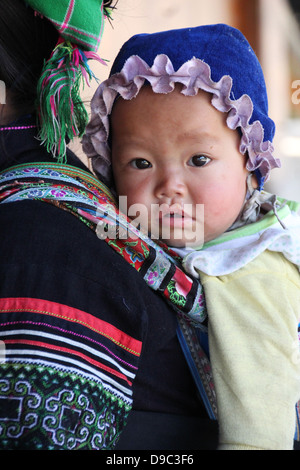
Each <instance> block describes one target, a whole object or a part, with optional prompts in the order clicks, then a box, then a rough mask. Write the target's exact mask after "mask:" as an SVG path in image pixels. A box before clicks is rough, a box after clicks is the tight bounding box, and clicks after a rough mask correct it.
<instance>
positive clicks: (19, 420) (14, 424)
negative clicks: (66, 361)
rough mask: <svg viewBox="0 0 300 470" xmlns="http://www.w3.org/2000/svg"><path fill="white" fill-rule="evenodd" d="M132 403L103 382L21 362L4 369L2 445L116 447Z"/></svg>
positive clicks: (0, 371)
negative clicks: (108, 390)
mask: <svg viewBox="0 0 300 470" xmlns="http://www.w3.org/2000/svg"><path fill="white" fill-rule="evenodd" d="M32 378H34V379H35V380H34V384H35V388H33V386H32V385H31V383H32ZM37 379H38V380H37ZM49 380H50V381H51V382H52V384H54V386H50V384H49ZM51 382H50V383H51ZM12 394H13V398H11V395H12ZM130 408H131V407H130V406H128V404H126V403H124V402H123V401H122V400H121V399H118V398H116V397H113V396H112V395H110V393H108V392H107V391H105V390H103V388H102V386H101V384H100V383H96V382H94V381H91V380H86V379H84V378H83V377H79V376H77V377H76V374H73V376H72V378H71V379H70V374H66V373H64V372H61V371H58V370H54V369H53V370H51V368H44V367H35V366H32V365H30V366H29V365H21V364H19V365H13V364H2V366H1V368H0V442H1V448H2V449H26V448H27V449H30V448H31V449H32V448H35V449H39V448H40V449H49V450H55V449H64V450H72V449H85V450H88V449H95V450H96V449H111V448H113V447H114V445H115V444H116V441H117V440H118V437H119V434H120V431H121V430H122V428H123V426H124V424H125V422H126V420H127V416H128V412H129V410H130ZM4 410H5V412H4ZM33 440H34V442H33ZM49 442H50V444H49Z"/></svg>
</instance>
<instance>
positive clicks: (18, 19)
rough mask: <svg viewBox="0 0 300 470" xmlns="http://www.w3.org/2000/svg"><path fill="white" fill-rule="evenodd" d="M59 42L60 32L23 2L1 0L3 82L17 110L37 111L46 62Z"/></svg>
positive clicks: (0, 39) (0, 24)
mask: <svg viewBox="0 0 300 470" xmlns="http://www.w3.org/2000/svg"><path fill="white" fill-rule="evenodd" d="M57 41H58V32H57V31H56V30H55V28H54V26H53V25H52V24H51V23H50V21H48V20H45V19H42V18H41V17H40V16H38V15H36V14H35V13H34V11H33V9H32V8H30V7H29V6H27V5H26V4H25V2H24V1H23V0H0V80H2V81H3V82H4V83H5V86H6V89H7V91H8V92H9V95H10V102H11V105H12V106H13V107H14V108H15V109H16V110H17V109H19V108H21V109H22V110H26V111H28V112H31V111H33V109H34V105H35V100H36V93H37V92H36V90H37V82H38V79H39V76H40V74H41V71H42V68H43V64H44V60H45V59H46V60H47V59H48V58H49V57H50V55H51V52H52V50H53V49H54V47H55V46H56V44H57Z"/></svg>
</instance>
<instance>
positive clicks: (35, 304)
mask: <svg viewBox="0 0 300 470" xmlns="http://www.w3.org/2000/svg"><path fill="white" fill-rule="evenodd" d="M1 312H2V313H5V312H34V313H38V314H41V315H50V316H53V317H56V318H61V319H64V320H68V321H71V322H74V323H78V324H81V325H84V326H85V327H87V328H89V329H90V330H92V331H95V332H96V333H98V334H100V335H102V336H105V337H106V338H108V339H110V340H111V341H113V342H114V343H115V344H117V345H118V346H119V347H120V348H123V349H125V350H126V351H128V352H130V353H131V354H133V355H135V356H140V354H141V349H142V342H141V341H139V340H136V339H134V338H132V337H131V336H129V335H127V334H126V333H124V332H123V331H121V330H119V329H118V328H116V327H114V326H113V325H111V324H110V323H107V322H105V321H103V320H100V319H99V318H96V317H95V316H94V315H91V314H89V313H86V312H83V311H82V310H78V309H76V308H73V307H69V306H67V305H63V304H59V303H56V302H50V301H48V300H43V299H32V298H29V297H16V298H14V297H12V298H4V299H0V313H1Z"/></svg>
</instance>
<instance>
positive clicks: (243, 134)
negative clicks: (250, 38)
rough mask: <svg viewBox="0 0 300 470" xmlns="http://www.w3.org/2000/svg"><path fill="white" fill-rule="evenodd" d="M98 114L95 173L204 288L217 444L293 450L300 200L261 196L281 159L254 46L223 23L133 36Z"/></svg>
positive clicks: (298, 373) (298, 383) (298, 394)
mask: <svg viewBox="0 0 300 470" xmlns="http://www.w3.org/2000/svg"><path fill="white" fill-rule="evenodd" d="M92 111H93V115H92V119H91V122H90V124H89V126H88V129H87V133H86V136H85V138H84V149H85V151H86V153H87V155H88V156H89V157H91V158H92V161H93V168H94V170H95V172H96V173H97V174H98V176H99V177H100V178H101V179H102V180H104V181H105V182H106V183H107V184H108V185H109V186H110V188H112V189H113V190H114V191H115V192H116V193H117V195H119V196H122V197H124V196H125V197H126V204H127V206H126V213H127V215H128V216H129V217H131V218H132V219H135V220H134V222H135V223H138V225H139V226H140V228H141V230H143V231H147V233H148V234H149V236H150V237H151V238H153V239H159V240H162V241H163V242H164V243H166V244H167V245H168V246H169V247H171V248H172V249H173V250H174V251H175V252H177V253H178V254H179V255H180V256H181V258H182V263H183V266H184V268H185V270H186V271H187V272H188V273H189V274H191V275H193V276H195V277H197V278H199V279H200V281H201V284H202V286H203V288H204V292H205V298H206V309H207V313H208V319H209V320H208V343H209V351H207V353H208V355H209V358H210V361H211V366H212V371H213V379H214V383H215V389H216V395H217V406H218V413H217V419H218V423H219V435H220V438H219V442H220V443H219V448H220V449H292V448H293V440H294V434H295V421H296V411H297V407H296V408H295V406H296V403H297V402H298V400H299V398H300V368H299V360H298V356H297V355H296V356H295V352H296V353H297V351H298V323H299V317H300V276H299V266H300V241H299V240H300V238H299V236H300V222H299V216H298V215H297V211H298V210H299V205H297V204H296V203H293V202H289V201H285V202H283V201H282V200H280V199H277V198H276V197H275V196H274V195H271V194H268V193H267V192H265V191H264V190H263V187H264V183H265V181H266V180H267V179H268V178H269V174H270V171H271V170H272V169H273V168H276V167H280V162H279V161H278V160H277V159H276V158H275V157H274V155H273V151H274V149H273V145H272V141H273V137H274V132H275V125H274V123H273V121H272V120H271V119H270V117H269V116H268V99H267V92H266V87H265V81H264V77H263V72H262V69H261V66H260V64H259V62H258V60H257V57H256V56H255V53H254V52H253V50H252V48H251V47H250V45H249V43H248V42H247V40H246V39H245V38H244V36H243V35H242V34H241V33H240V32H239V31H237V30H236V29H234V28H232V27H230V26H227V25H222V24H218V25H208V26H200V27H197V28H188V29H180V30H173V31H165V32H161V33H154V34H150V35H147V34H141V35H137V36H134V37H132V38H131V39H129V41H127V43H125V44H124V46H123V47H122V49H121V51H120V53H119V54H118V56H117V58H116V60H115V62H114V64H113V67H112V70H111V74H110V77H109V78H108V79H107V80H106V81H105V82H103V83H102V84H101V85H100V87H99V88H98V90H97V92H96V94H95V96H94V98H93V100H92ZM137 214H139V215H137ZM295 410H296V411H295Z"/></svg>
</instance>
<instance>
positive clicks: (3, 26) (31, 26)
mask: <svg viewBox="0 0 300 470" xmlns="http://www.w3.org/2000/svg"><path fill="white" fill-rule="evenodd" d="M115 4H116V1H115V0H104V2H103V6H104V10H105V9H107V8H115V6H114V5H115ZM58 36H59V35H58V32H57V31H56V29H55V28H54V26H53V25H52V23H50V21H48V20H47V19H43V18H42V17H41V16H39V15H37V14H35V12H34V10H33V9H32V8H31V7H30V6H28V5H27V4H26V2H25V1H24V0H0V80H1V81H3V82H4V83H5V86H6V89H7V91H8V92H9V95H10V103H11V105H12V106H13V108H14V109H15V110H16V111H17V110H18V109H21V110H22V111H24V110H26V112H27V111H28V112H32V111H33V110H34V108H35V101H36V93H37V82H38V79H39V77H40V74H41V71H42V68H43V65H44V61H45V60H48V59H49V58H50V55H51V53H52V51H53V49H54V48H55V46H56V44H57V41H58Z"/></svg>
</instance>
